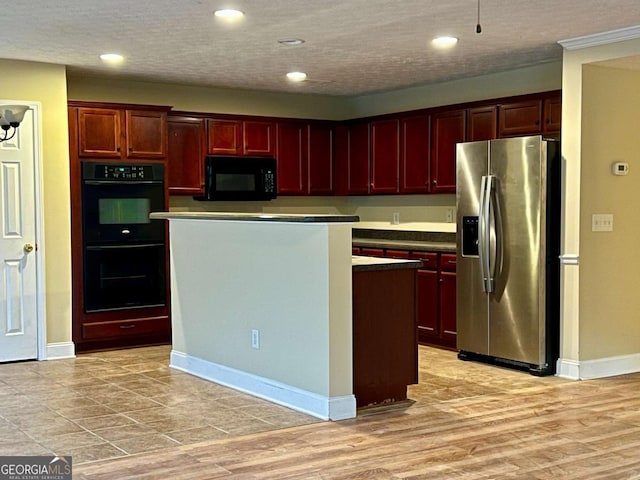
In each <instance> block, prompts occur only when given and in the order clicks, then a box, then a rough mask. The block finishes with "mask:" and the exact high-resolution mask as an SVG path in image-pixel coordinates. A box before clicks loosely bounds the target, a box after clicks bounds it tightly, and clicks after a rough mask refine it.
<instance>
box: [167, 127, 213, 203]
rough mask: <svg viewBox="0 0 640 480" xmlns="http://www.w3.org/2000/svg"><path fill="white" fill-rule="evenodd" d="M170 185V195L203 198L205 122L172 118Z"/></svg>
mask: <svg viewBox="0 0 640 480" xmlns="http://www.w3.org/2000/svg"><path fill="white" fill-rule="evenodd" d="M167 123H168V131H169V149H168V157H167V185H168V187H169V194H170V195H202V194H204V156H205V146H204V143H205V142H204V138H205V127H204V119H202V118H193V117H169V119H168V121H167Z"/></svg>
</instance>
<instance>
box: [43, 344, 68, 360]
mask: <svg viewBox="0 0 640 480" xmlns="http://www.w3.org/2000/svg"><path fill="white" fill-rule="evenodd" d="M63 358H76V346H75V344H74V343H73V342H59V343H48V344H47V356H46V358H43V359H42V360H62V359H63Z"/></svg>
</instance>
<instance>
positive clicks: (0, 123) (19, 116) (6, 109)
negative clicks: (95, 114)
mask: <svg viewBox="0 0 640 480" xmlns="http://www.w3.org/2000/svg"><path fill="white" fill-rule="evenodd" d="M27 110H29V107H28V106H27V105H0V128H1V129H2V130H3V131H4V136H3V137H0V142H4V141H5V140H11V139H12V138H13V137H14V135H15V134H16V131H17V128H18V127H19V126H20V123H21V122H22V120H23V119H24V114H25V113H27ZM11 128H13V132H12V133H11V135H9V130H10V129H11Z"/></svg>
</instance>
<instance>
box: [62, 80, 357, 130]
mask: <svg viewBox="0 0 640 480" xmlns="http://www.w3.org/2000/svg"><path fill="white" fill-rule="evenodd" d="M68 92H69V99H70V100H88V101H99V102H122V103H139V104H146V105H169V106H172V107H173V109H174V110H184V111H189V112H207V113H208V112H215V113H237V114H242V115H265V116H277V117H292V118H317V119H327V120H341V119H344V118H347V117H349V116H350V113H349V107H348V104H347V103H346V102H345V101H344V99H342V98H340V97H332V96H328V95H300V94H291V93H270V92H254V91H249V90H232V89H225V88H204V87H195V86H189V85H171V84H166V83H152V82H139V81H131V80H128V81H125V80H116V79H110V78H106V77H105V78H97V77H80V78H78V77H69V79H68Z"/></svg>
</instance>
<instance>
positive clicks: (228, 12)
mask: <svg viewBox="0 0 640 480" xmlns="http://www.w3.org/2000/svg"><path fill="white" fill-rule="evenodd" d="M213 14H214V15H215V16H216V17H219V18H225V19H227V20H235V19H237V18H241V17H244V12H241V11H240V10H233V9H231V8H223V9H222V10H216V11H215V12H213Z"/></svg>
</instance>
